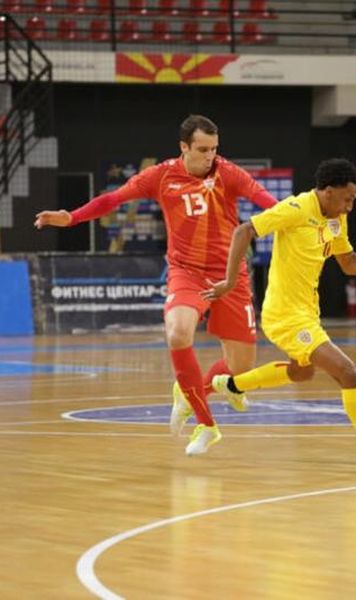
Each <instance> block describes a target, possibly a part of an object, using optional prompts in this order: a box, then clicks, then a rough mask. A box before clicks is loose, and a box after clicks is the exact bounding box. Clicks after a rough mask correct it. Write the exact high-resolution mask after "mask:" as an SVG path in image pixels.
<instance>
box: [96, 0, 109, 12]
mask: <svg viewBox="0 0 356 600" xmlns="http://www.w3.org/2000/svg"><path fill="white" fill-rule="evenodd" d="M110 11H111V0H97V5H96V11H95V12H98V13H99V14H100V15H103V14H109V13H110Z"/></svg>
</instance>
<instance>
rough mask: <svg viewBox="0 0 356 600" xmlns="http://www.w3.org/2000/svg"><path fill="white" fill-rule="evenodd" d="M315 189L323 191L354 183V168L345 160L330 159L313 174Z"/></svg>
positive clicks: (355, 171)
mask: <svg viewBox="0 0 356 600" xmlns="http://www.w3.org/2000/svg"><path fill="white" fill-rule="evenodd" d="M315 180H316V187H317V189H318V190H324V189H325V188H326V187H327V186H328V185H330V186H331V187H344V186H346V185H347V184H348V183H356V166H355V165H354V164H353V163H352V162H350V161H349V160H347V159H346V158H330V159H328V160H324V161H323V162H321V163H320V165H319V166H318V168H317V170H316V173H315Z"/></svg>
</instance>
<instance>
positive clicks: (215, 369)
mask: <svg viewBox="0 0 356 600" xmlns="http://www.w3.org/2000/svg"><path fill="white" fill-rule="evenodd" d="M224 374H226V375H232V373H231V371H230V369H229V367H228V366H227V364H226V361H225V360H224V359H223V358H221V359H220V360H218V361H217V362H216V363H214V364H213V366H212V367H210V369H209V371H208V372H207V373H205V375H204V379H203V381H204V390H205V395H206V396H207V395H208V394H211V393H212V392H214V390H213V387H212V385H211V382H212V380H213V377H214V375H224Z"/></svg>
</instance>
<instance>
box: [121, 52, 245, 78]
mask: <svg viewBox="0 0 356 600" xmlns="http://www.w3.org/2000/svg"><path fill="white" fill-rule="evenodd" d="M234 60H236V55H233V54H226V55H219V56H215V55H213V54H172V53H165V54H161V53H157V54H153V53H152V54H151V53H146V52H119V53H117V54H116V80H117V81H118V82H120V83H202V84H203V83H210V84H211V83H223V82H224V75H223V74H222V72H221V71H222V69H223V67H225V65H227V64H228V63H230V62H232V61H234Z"/></svg>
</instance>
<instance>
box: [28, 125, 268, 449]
mask: <svg viewBox="0 0 356 600" xmlns="http://www.w3.org/2000/svg"><path fill="white" fill-rule="evenodd" d="M217 148H218V128H217V126H216V125H215V123H213V122H212V121H211V120H210V119H208V118H206V117H204V116H201V115H190V116H189V117H188V118H187V119H185V120H184V121H183V123H182V124H181V127H180V150H181V155H180V157H179V158H173V159H169V160H166V161H164V162H162V163H160V164H158V165H155V166H151V167H148V168H147V169H145V170H143V171H141V172H140V173H138V174H137V175H134V176H133V177H131V179H129V181H128V182H127V183H125V184H124V185H123V186H122V187H120V188H118V189H117V190H115V191H113V192H108V193H105V194H102V195H100V196H97V197H95V198H93V199H92V200H90V201H89V202H88V203H87V204H84V205H83V206H81V207H79V208H77V209H76V210H73V211H72V212H67V211H65V210H58V211H43V212H40V213H39V214H37V216H36V221H35V226H36V227H37V228H38V229H41V228H42V227H43V226H45V225H54V226H58V227H68V226H74V225H77V224H78V223H82V222H83V221H89V220H92V219H97V218H99V217H102V216H103V215H106V214H108V213H110V212H111V211H113V210H115V209H117V208H118V207H119V206H120V205H121V204H123V203H124V202H128V201H130V200H137V199H139V198H148V199H155V200H156V201H157V202H158V203H159V205H160V207H161V209H162V212H163V215H164V220H165V224H166V229H167V237H168V248H167V261H168V267H169V268H168V295H167V299H166V303H165V309H164V313H165V330H166V336H167V342H168V346H169V352H170V356H171V361H172V365H173V368H174V371H175V376H176V382H175V384H174V386H173V396H174V402H173V408H172V414H171V420H170V426H171V431H172V433H174V434H179V433H180V432H181V430H182V428H183V426H184V424H185V422H186V421H187V419H188V418H189V417H190V415H191V414H193V412H194V413H195V417H196V420H197V426H196V427H195V429H194V432H193V434H192V436H191V438H190V442H189V444H188V446H187V447H186V454H188V455H191V454H201V453H203V452H206V450H207V449H208V447H209V446H210V445H211V444H214V443H215V442H218V441H219V440H220V439H221V433H220V431H219V429H218V426H217V424H216V423H215V421H214V419H213V417H212V414H211V411H210V408H209V406H208V403H207V396H208V394H209V393H210V392H212V391H213V389H212V387H211V381H212V378H213V377H214V376H215V375H219V374H221V373H233V374H234V375H236V374H238V373H242V372H244V371H248V370H249V369H251V368H252V367H253V366H254V362H255V355H256V326H255V318H254V309H253V305H252V294H251V288H250V283H249V277H248V272H247V266H246V263H245V262H243V263H242V264H241V268H240V272H239V276H238V280H237V284H236V287H235V289H233V290H232V291H230V292H229V293H228V294H226V295H225V296H222V297H221V298H219V299H218V300H216V301H215V302H212V303H211V302H209V301H207V300H204V299H203V298H202V295H201V293H202V292H203V291H204V290H206V289H207V288H209V287H210V286H211V282H217V281H220V280H221V279H223V278H224V277H225V270H226V263H227V258H228V252H229V246H230V242H231V236H232V234H233V232H234V229H235V227H236V225H237V224H238V223H237V205H236V200H237V198H238V197H245V198H248V199H249V200H250V201H251V202H253V203H255V204H257V205H258V206H259V207H260V208H261V209H265V208H269V207H271V206H273V205H274V204H276V200H275V199H274V198H273V197H272V196H271V195H270V194H269V193H268V192H267V190H265V189H264V187H263V186H261V185H260V184H259V183H258V182H256V181H255V180H254V179H253V178H252V177H251V176H250V175H249V174H248V173H247V172H246V171H244V170H243V169H241V168H240V167H238V166H237V165H235V164H234V163H232V162H229V161H228V160H226V159H224V158H222V157H220V156H218V155H217ZM208 310H209V316H208V320H207V328H208V331H209V332H210V333H212V334H214V335H215V336H217V337H218V338H219V339H220V341H221V345H222V353H223V358H222V359H220V360H219V361H218V362H216V363H215V364H213V365H212V367H211V368H210V370H209V371H208V373H206V374H205V376H203V374H202V371H201V369H200V366H199V364H198V361H197V358H196V355H195V351H194V349H193V343H194V335H195V331H196V328H197V325H198V323H199V321H200V319H201V318H202V317H203V315H204V314H205V313H206V312H207V311H208ZM245 402H246V401H245V397H244V396H243V395H241V398H239V396H238V395H236V399H235V400H234V402H233V407H234V408H235V409H236V410H246V404H245Z"/></svg>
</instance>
